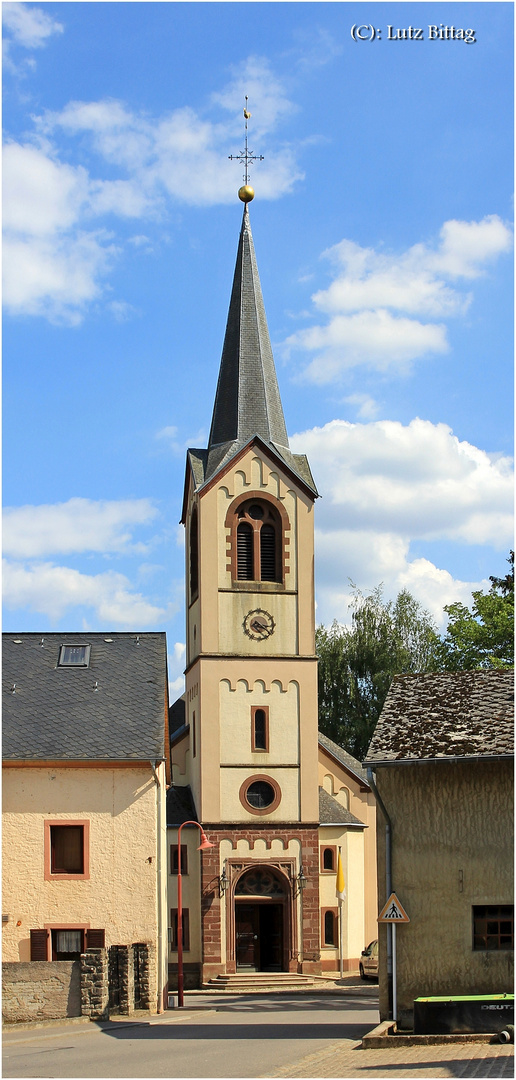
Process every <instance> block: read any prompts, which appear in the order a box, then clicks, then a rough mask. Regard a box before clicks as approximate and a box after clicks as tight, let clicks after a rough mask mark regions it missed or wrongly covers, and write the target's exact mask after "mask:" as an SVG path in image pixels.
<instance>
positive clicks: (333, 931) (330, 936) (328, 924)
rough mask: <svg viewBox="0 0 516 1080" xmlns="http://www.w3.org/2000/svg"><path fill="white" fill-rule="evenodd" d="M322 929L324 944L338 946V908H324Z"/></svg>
mask: <svg viewBox="0 0 516 1080" xmlns="http://www.w3.org/2000/svg"><path fill="white" fill-rule="evenodd" d="M321 929H322V935H321V936H322V940H323V945H329V946H332V945H333V946H336V945H337V936H338V914H337V909H336V908H326V909H323V911H322V928H321Z"/></svg>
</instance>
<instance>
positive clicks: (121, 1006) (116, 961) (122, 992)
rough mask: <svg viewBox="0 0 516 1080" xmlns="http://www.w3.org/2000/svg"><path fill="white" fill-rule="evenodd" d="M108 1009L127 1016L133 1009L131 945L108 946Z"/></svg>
mask: <svg viewBox="0 0 516 1080" xmlns="http://www.w3.org/2000/svg"><path fill="white" fill-rule="evenodd" d="M109 1002H110V1004H109V1011H110V1013H117V1014H118V1015H121V1016H128V1015H129V1013H131V1012H133V1009H134V960H133V946H132V945H111V946H110V948H109Z"/></svg>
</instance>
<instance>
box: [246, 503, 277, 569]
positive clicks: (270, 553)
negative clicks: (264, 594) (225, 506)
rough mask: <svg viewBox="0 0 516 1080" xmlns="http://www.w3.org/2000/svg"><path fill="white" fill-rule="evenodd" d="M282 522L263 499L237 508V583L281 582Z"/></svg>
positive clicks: (273, 509)
mask: <svg viewBox="0 0 516 1080" xmlns="http://www.w3.org/2000/svg"><path fill="white" fill-rule="evenodd" d="M281 561H282V560H281V521H280V517H279V514H278V513H277V511H276V510H275V508H274V507H273V506H272V505H271V504H270V503H269V502H268V501H266V500H263V501H261V502H257V501H256V500H250V501H249V502H247V503H244V504H243V505H241V506H240V507H239V509H238V525H237V530H236V571H237V579H238V580H239V581H277V582H281V581H282V567H281Z"/></svg>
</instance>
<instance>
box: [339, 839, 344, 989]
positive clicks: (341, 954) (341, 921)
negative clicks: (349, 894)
mask: <svg viewBox="0 0 516 1080" xmlns="http://www.w3.org/2000/svg"><path fill="white" fill-rule="evenodd" d="M341 850H342V849H341V848H340V847H339V864H340V866H341V867H342V861H341V854H340V853H341ZM339 960H340V980H341V982H342V980H343V978H344V905H343V902H342V897H341V896H339Z"/></svg>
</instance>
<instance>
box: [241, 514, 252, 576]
mask: <svg viewBox="0 0 516 1080" xmlns="http://www.w3.org/2000/svg"><path fill="white" fill-rule="evenodd" d="M253 539H254V537H253V530H252V527H251V525H247V523H246V522H243V523H242V524H240V525H239V526H238V529H237V567H238V579H239V581H252V580H253V578H254V573H253V561H254V560H253Z"/></svg>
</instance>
